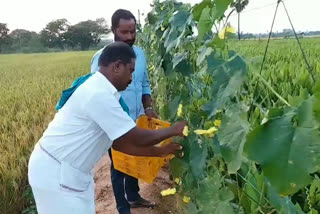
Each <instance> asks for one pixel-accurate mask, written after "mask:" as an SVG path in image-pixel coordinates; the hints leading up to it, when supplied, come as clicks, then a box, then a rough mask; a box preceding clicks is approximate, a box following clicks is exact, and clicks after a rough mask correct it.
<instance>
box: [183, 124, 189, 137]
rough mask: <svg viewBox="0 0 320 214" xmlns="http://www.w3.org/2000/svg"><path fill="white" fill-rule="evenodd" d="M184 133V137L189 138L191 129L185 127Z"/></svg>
mask: <svg viewBox="0 0 320 214" xmlns="http://www.w3.org/2000/svg"><path fill="white" fill-rule="evenodd" d="M182 133H183V135H184V136H188V135H189V128H188V126H185V127H184V128H183V131H182Z"/></svg>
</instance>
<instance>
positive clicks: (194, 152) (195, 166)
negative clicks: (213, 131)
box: [189, 139, 208, 178]
mask: <svg viewBox="0 0 320 214" xmlns="http://www.w3.org/2000/svg"><path fill="white" fill-rule="evenodd" d="M190 141H191V142H190V143H189V146H190V153H189V160H190V162H189V165H190V168H191V170H192V174H193V176H194V177H195V178H201V177H204V176H205V174H206V164H207V156H208V146H207V144H202V145H201V146H200V145H199V144H198V143H197V140H196V139H195V140H190Z"/></svg>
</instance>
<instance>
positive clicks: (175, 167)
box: [170, 158, 189, 178]
mask: <svg viewBox="0 0 320 214" xmlns="http://www.w3.org/2000/svg"><path fill="white" fill-rule="evenodd" d="M188 168H189V167H188V164H187V163H186V162H184V161H183V160H181V159H179V158H174V159H172V160H171V161H170V171H171V173H172V176H173V177H174V178H182V177H183V176H184V175H185V173H186V172H187V171H188Z"/></svg>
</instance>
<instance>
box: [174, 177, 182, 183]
mask: <svg viewBox="0 0 320 214" xmlns="http://www.w3.org/2000/svg"><path fill="white" fill-rule="evenodd" d="M174 182H175V183H176V184H178V185H181V183H182V182H181V179H180V178H175V179H174Z"/></svg>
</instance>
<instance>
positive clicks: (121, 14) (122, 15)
mask: <svg viewBox="0 0 320 214" xmlns="http://www.w3.org/2000/svg"><path fill="white" fill-rule="evenodd" d="M120 19H125V20H130V19H133V20H134V22H135V23H137V21H136V18H135V17H134V15H133V14H132V13H131V12H130V11H129V10H124V9H119V10H117V11H116V12H114V13H113V15H112V17H111V24H112V26H111V27H112V29H116V28H117V27H118V26H119V22H120Z"/></svg>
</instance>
